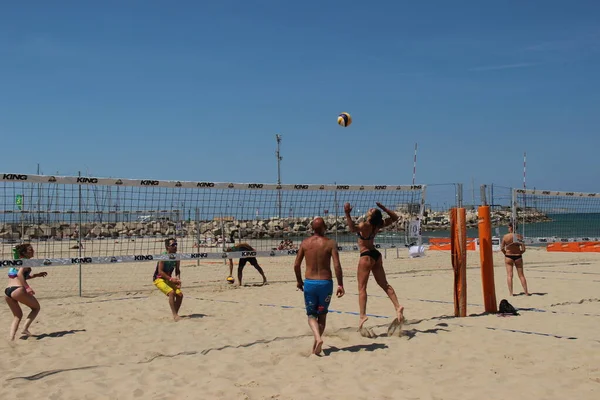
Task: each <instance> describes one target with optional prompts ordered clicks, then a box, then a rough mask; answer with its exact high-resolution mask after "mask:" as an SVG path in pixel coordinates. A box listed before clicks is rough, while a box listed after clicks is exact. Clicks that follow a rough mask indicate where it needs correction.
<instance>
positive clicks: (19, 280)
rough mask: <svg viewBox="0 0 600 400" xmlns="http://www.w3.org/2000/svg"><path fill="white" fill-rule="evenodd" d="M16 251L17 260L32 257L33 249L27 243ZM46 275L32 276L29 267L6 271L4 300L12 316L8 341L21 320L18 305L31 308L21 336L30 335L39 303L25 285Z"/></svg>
mask: <svg viewBox="0 0 600 400" xmlns="http://www.w3.org/2000/svg"><path fill="white" fill-rule="evenodd" d="M16 250H17V251H16V252H17V256H18V258H26V259H27V258H31V257H33V247H31V245H30V244H29V243H24V244H20V245H18V246H17V247H16ZM46 275H48V273H47V272H40V273H37V274H33V275H32V274H31V268H29V267H19V268H10V269H9V270H8V286H7V287H6V289H5V290H4V300H6V304H8V307H10V311H12V313H13V315H14V319H13V323H12V325H11V327H10V340H15V336H16V334H17V329H19V324H20V323H21V319H22V318H23V311H22V310H21V306H20V305H19V303H23V304H25V305H26V306H27V307H29V308H31V312H30V313H29V315H28V316H27V320H26V321H25V326H24V327H23V332H22V333H23V335H26V336H29V335H31V333H30V332H29V326H30V325H31V323H32V322H33V320H34V319H35V317H37V315H38V313H39V312H40V303H39V302H38V301H37V299H36V298H35V296H34V295H35V292H34V291H33V289H32V288H31V287H29V285H28V284H27V280H29V279H33V278H38V277H45V276H46Z"/></svg>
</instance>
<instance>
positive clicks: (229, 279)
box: [227, 276, 235, 284]
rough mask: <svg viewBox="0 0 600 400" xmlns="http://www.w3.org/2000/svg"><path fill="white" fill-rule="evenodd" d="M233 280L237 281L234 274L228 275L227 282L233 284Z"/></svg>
mask: <svg viewBox="0 0 600 400" xmlns="http://www.w3.org/2000/svg"><path fill="white" fill-rule="evenodd" d="M233 282H235V279H233V276H228V277H227V283H229V284H231V283H233Z"/></svg>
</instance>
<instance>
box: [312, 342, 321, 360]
mask: <svg viewBox="0 0 600 400" xmlns="http://www.w3.org/2000/svg"><path fill="white" fill-rule="evenodd" d="M322 349H323V339H321V340H317V341H316V343H315V350H314V352H313V354H315V355H317V356H318V355H319V354H321V350H322Z"/></svg>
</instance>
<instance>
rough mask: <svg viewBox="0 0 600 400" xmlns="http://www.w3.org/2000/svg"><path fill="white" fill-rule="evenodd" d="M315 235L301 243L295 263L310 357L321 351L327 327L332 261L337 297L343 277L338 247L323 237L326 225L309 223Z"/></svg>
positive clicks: (331, 290)
mask: <svg viewBox="0 0 600 400" xmlns="http://www.w3.org/2000/svg"><path fill="white" fill-rule="evenodd" d="M311 226H312V229H313V231H314V234H313V235H312V236H311V237H309V238H307V239H304V240H303V241H302V243H301V244H300V249H299V250H298V254H297V255H296V261H295V262H294V272H295V273H296V281H297V284H296V287H297V288H298V289H300V290H302V291H303V292H304V303H305V305H306V314H307V315H308V325H309V326H310V329H311V330H312V332H313V335H314V339H315V340H314V343H313V347H312V351H311V353H312V354H316V355H319V354H321V350H322V347H323V332H324V331H325V325H326V323H327V313H328V311H329V304H330V303H331V295H332V294H333V279H332V274H331V259H333V267H334V269H335V277H336V279H337V284H338V287H337V290H336V295H337V297H342V296H343V295H344V293H345V292H344V277H343V273H342V265H341V263H340V256H339V254H338V248H337V243H336V242H335V240H333V239H329V238H327V237H325V221H324V220H323V218H321V217H318V218H315V219H314V220H313V221H312V223H311ZM305 257H306V271H305V274H304V277H305V280H304V282H303V281H302V273H301V271H300V266H301V265H302V260H303V259H304V258H305Z"/></svg>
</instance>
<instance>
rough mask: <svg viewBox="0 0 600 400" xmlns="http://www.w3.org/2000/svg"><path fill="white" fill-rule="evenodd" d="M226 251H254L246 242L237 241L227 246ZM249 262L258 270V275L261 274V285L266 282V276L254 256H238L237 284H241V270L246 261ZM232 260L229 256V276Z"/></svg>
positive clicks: (230, 275)
mask: <svg viewBox="0 0 600 400" xmlns="http://www.w3.org/2000/svg"><path fill="white" fill-rule="evenodd" d="M225 251H226V252H228V253H229V252H237V251H256V250H254V248H253V247H252V246H250V245H249V244H248V243H238V244H236V245H234V246H232V247H229V248H227V249H226V250H225ZM247 262H249V263H250V264H252V266H253V267H254V268H255V269H256V270H257V271H258V273H259V274H260V276H262V278H263V283H262V284H263V285H266V284H267V277H266V276H265V272H264V271H263V269H262V268H261V267H260V265H258V260H257V259H256V257H240V260H239V262H238V270H237V275H238V284H239V285H240V286H242V275H243V270H244V266H245V265H246V263H247ZM232 274H233V260H232V259H231V258H230V259H229V277H230V278H231V277H233V275H232Z"/></svg>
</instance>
